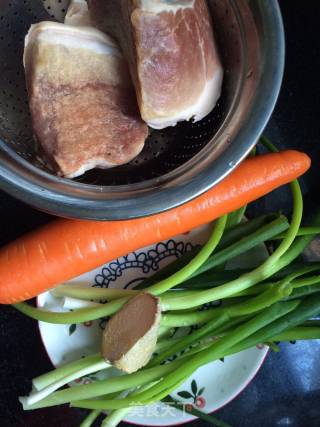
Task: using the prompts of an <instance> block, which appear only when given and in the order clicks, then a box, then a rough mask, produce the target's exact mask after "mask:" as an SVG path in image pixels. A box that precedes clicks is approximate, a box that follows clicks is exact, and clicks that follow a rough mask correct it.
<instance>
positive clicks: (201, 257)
mask: <svg viewBox="0 0 320 427" xmlns="http://www.w3.org/2000/svg"><path fill="white" fill-rule="evenodd" d="M227 218H228V216H227V215H224V216H222V217H221V218H219V219H218V220H217V221H216V222H215V225H214V229H213V232H212V235H211V237H210V238H209V240H208V242H207V243H206V244H205V245H204V246H203V248H202V249H201V250H200V252H199V253H198V254H197V255H196V256H195V257H194V258H193V260H192V261H190V262H189V264H187V265H186V266H185V267H183V268H182V269H181V270H179V271H177V272H176V273H174V274H173V275H172V276H170V277H168V278H167V279H164V280H162V281H160V282H159V283H156V284H154V285H152V286H150V287H149V288H147V289H146V291H148V292H150V293H152V294H153V295H161V294H162V293H164V292H165V291H167V290H169V289H171V288H173V287H174V286H177V285H179V284H180V283H182V282H183V281H184V280H186V279H188V278H189V277H190V276H191V275H192V274H193V273H194V272H195V271H197V270H198V269H199V268H200V267H201V265H202V264H203V263H204V262H205V261H206V260H207V259H208V258H209V256H210V254H211V253H212V252H213V251H214V249H215V248H216V247H217V245H218V243H219V242H220V239H221V236H222V234H223V231H224V228H225V225H226V222H227Z"/></svg>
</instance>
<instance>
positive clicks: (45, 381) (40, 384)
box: [32, 354, 103, 391]
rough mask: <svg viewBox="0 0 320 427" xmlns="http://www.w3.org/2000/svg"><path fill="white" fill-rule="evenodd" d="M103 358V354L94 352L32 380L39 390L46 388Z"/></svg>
mask: <svg viewBox="0 0 320 427" xmlns="http://www.w3.org/2000/svg"><path fill="white" fill-rule="evenodd" d="M102 360H103V358H102V356H101V354H93V355H90V356H87V357H83V358H82V359H79V360H75V361H73V362H70V363H68V364H65V365H62V366H60V367H59V368H56V369H54V370H53V371H50V372H48V373H46V374H43V375H40V376H39V377H37V378H34V379H33V381H32V385H33V387H34V388H35V390H37V391H40V390H43V389H44V388H46V387H48V386H49V385H51V384H53V383H55V382H56V381H60V380H62V379H63V378H65V377H66V376H68V375H70V374H72V373H74V372H78V371H80V370H82V369H85V368H87V367H88V366H91V365H93V364H96V363H99V362H101V361H102Z"/></svg>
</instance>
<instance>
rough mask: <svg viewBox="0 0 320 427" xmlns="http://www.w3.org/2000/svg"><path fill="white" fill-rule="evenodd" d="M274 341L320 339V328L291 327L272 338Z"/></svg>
mask: <svg viewBox="0 0 320 427" xmlns="http://www.w3.org/2000/svg"><path fill="white" fill-rule="evenodd" d="M270 339H271V340H272V341H298V340H317V339H320V328H319V327H318V328H317V327H312V326H299V327H296V328H292V329H289V330H288V331H284V332H282V333H280V334H278V335H275V336H273V337H271V338H270Z"/></svg>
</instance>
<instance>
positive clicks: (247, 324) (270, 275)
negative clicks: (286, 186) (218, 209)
mask: <svg viewBox="0 0 320 427" xmlns="http://www.w3.org/2000/svg"><path fill="white" fill-rule="evenodd" d="M263 143H264V144H265V146H267V148H269V149H270V150H274V147H273V146H272V144H270V143H269V142H268V141H266V140H265V139H264V140H263ZM290 187H291V191H292V199H293V209H292V215H291V220H290V222H289V221H288V219H287V218H286V217H285V216H284V215H281V214H268V215H263V216H259V217H256V218H254V219H250V220H248V221H246V222H243V221H242V218H243V215H244V213H245V207H244V208H242V209H240V210H238V211H235V212H233V213H231V214H229V215H226V216H223V217H221V218H219V219H218V220H216V221H215V223H214V224H213V231H212V234H211V237H210V238H209V240H208V241H207V243H206V244H205V245H204V246H203V247H202V248H200V249H199V248H195V249H194V250H193V251H191V252H188V253H186V254H185V255H184V256H182V257H181V258H179V259H178V260H176V261H175V262H173V263H172V264H170V265H168V266H167V267H165V268H164V269H163V270H161V271H160V272H158V273H157V274H155V275H154V276H153V277H151V278H149V279H146V280H145V281H144V282H143V283H142V284H141V285H139V288H138V289H137V288H136V289H134V290H120V289H100V288H83V287H77V286H75V285H72V286H71V285H64V286H61V287H59V288H57V289H55V290H54V293H55V295H57V296H61V297H65V298H69V299H70V301H79V300H81V304H82V303H83V307H82V308H79V309H74V310H73V311H68V312H63V313H53V312H50V311H46V310H43V309H37V308H35V307H32V306H31V305H28V304H25V303H20V304H16V305H15V307H16V308H17V309H18V310H20V311H22V312H23V313H25V314H26V315H28V316H30V317H32V318H34V319H37V320H41V321H44V322H49V323H57V324H77V323H82V322H85V321H89V320H94V319H100V318H101V317H104V316H112V315H113V314H114V313H116V312H117V311H118V310H119V309H120V308H121V307H122V306H123V305H124V304H125V303H126V301H128V300H129V299H130V298H131V297H132V296H133V295H136V294H137V293H139V292H141V290H142V289H143V291H144V292H148V293H150V294H153V295H156V296H158V297H159V298H160V300H161V308H162V312H163V314H162V320H161V329H160V331H161V334H160V335H159V337H158V344H157V349H156V350H157V351H156V353H155V354H154V356H153V357H152V358H151V360H150V362H149V363H148V365H147V366H145V367H144V368H142V369H140V370H139V371H137V372H135V373H131V374H124V375H121V376H114V377H112V378H109V379H106V380H98V381H96V382H94V383H91V384H87V385H80V386H77V387H74V388H63V387H64V386H65V385H66V384H68V383H70V382H71V381H73V380H75V379H77V378H79V377H82V376H86V375H89V374H91V373H94V372H98V371H100V370H104V369H108V367H109V365H108V364H107V362H106V361H105V360H104V359H103V357H102V356H101V355H100V354H94V355H91V356H88V357H85V358H83V359H81V360H79V361H75V362H72V363H69V364H67V365H64V366H61V367H59V368H57V369H55V370H53V371H52V372H49V373H47V374H44V375H42V376H40V377H38V378H35V379H34V380H33V389H34V390H33V392H32V393H31V394H30V395H29V396H28V397H23V398H20V400H21V402H22V404H23V406H24V409H26V410H30V409H36V408H44V407H49V406H54V405H60V404H66V403H69V404H71V406H73V407H78V408H87V409H91V410H92V412H91V413H90V414H89V415H88V417H87V418H86V419H85V420H84V422H83V423H82V424H81V426H82V427H88V426H90V425H91V424H92V423H93V422H94V420H95V419H96V418H97V417H98V415H99V414H100V412H101V411H108V413H109V414H108V416H106V418H105V419H104V421H103V422H102V426H104V427H106V426H109V427H110V426H116V425H117V424H118V423H119V422H120V421H121V420H122V419H123V418H124V417H125V416H126V414H127V413H128V411H129V410H130V408H131V407H132V406H136V405H147V404H150V403H153V402H157V401H159V400H164V401H165V402H169V403H172V398H170V393H172V391H173V390H175V389H176V388H177V387H178V386H179V385H180V384H181V383H183V382H184V381H185V380H186V379H187V378H188V377H190V376H191V375H192V374H193V373H194V372H195V371H196V370H197V369H198V368H200V367H201V366H203V365H205V364H207V363H209V362H212V361H215V360H218V359H220V358H222V357H226V356H228V355H231V354H234V353H237V352H240V351H242V350H245V349H248V348H251V347H253V346H255V345H257V344H259V343H266V344H271V343H273V342H275V341H290V340H305V339H317V338H320V322H319V321H317V320H313V321H310V319H312V318H314V317H315V316H317V315H318V314H319V313H320V275H319V271H320V262H319V263H318V262H312V263H310V262H309V263H307V262H301V261H297V259H298V258H299V256H300V255H301V253H302V252H303V250H304V249H305V248H306V247H307V246H308V245H309V244H310V242H311V241H312V240H313V238H314V237H315V235H316V234H317V233H319V231H320V227H319V226H320V213H318V214H316V215H315V216H314V218H313V220H312V223H311V224H310V225H309V226H308V227H301V221H302V213H303V200H302V194H301V190H300V187H299V184H298V182H297V181H293V182H292V183H291V184H290ZM265 242H273V250H272V251H271V252H270V255H269V256H268V257H267V259H266V260H265V261H264V262H263V263H262V264H260V265H259V266H258V267H256V268H254V269H234V270H224V267H225V265H226V263H227V262H229V261H231V260H232V259H233V258H234V257H237V256H238V255H241V254H243V253H245V252H247V251H248V250H249V249H252V248H255V247H257V246H259V245H261V244H263V243H265ZM103 299H105V300H107V301H108V302H107V303H104V304H99V303H94V304H92V301H100V300H103ZM219 300H223V304H222V305H221V306H219V307H218V308H212V309H208V310H205V311H201V310H199V309H200V308H201V307H202V306H203V305H204V304H207V303H211V302H214V301H219ZM86 301H87V302H88V306H86V305H85V304H86ZM90 301H91V303H90ZM81 304H80V305H81ZM191 325H197V328H194V330H193V331H192V333H190V334H188V335H186V336H181V337H179V338H177V336H179V334H178V335H175V337H172V336H170V330H171V328H180V327H181V328H184V327H186V326H191ZM174 355H176V356H177V357H176V358H175V359H174V360H173V361H172V356H174ZM169 360H170V361H169ZM61 388H63V389H61ZM170 399H171V400H170ZM173 402H174V404H175V406H176V407H177V408H179V405H180V403H179V402H177V401H173ZM195 415H198V416H200V417H201V416H203V417H206V420H207V421H209V422H212V423H215V424H216V425H221V426H222V425H225V424H224V423H222V422H220V421H218V420H215V419H213V418H212V417H210V416H206V415H205V414H202V413H201V412H199V411H197V410H195Z"/></svg>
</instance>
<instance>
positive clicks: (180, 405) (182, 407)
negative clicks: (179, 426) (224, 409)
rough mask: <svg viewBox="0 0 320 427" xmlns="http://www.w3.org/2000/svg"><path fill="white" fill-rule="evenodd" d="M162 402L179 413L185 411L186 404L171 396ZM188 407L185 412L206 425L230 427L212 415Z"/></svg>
mask: <svg viewBox="0 0 320 427" xmlns="http://www.w3.org/2000/svg"><path fill="white" fill-rule="evenodd" d="M162 402H163V403H167V404H168V405H170V406H173V407H174V408H176V409H179V410H180V411H183V412H185V411H186V404H185V403H183V402H180V401H179V400H176V399H173V398H172V397H171V396H167V397H166V398H165V399H163V400H162ZM189 406H190V408H189V407H188V411H187V412H188V413H190V414H191V415H194V416H195V417H198V418H199V419H201V420H203V421H206V422H207V423H209V424H212V425H213V426H216V427H231V426H230V424H227V423H225V422H223V421H221V420H219V419H218V418H216V417H214V416H212V415H209V414H206V413H204V412H202V411H199V409H197V408H195V407H194V406H192V405H189Z"/></svg>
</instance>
